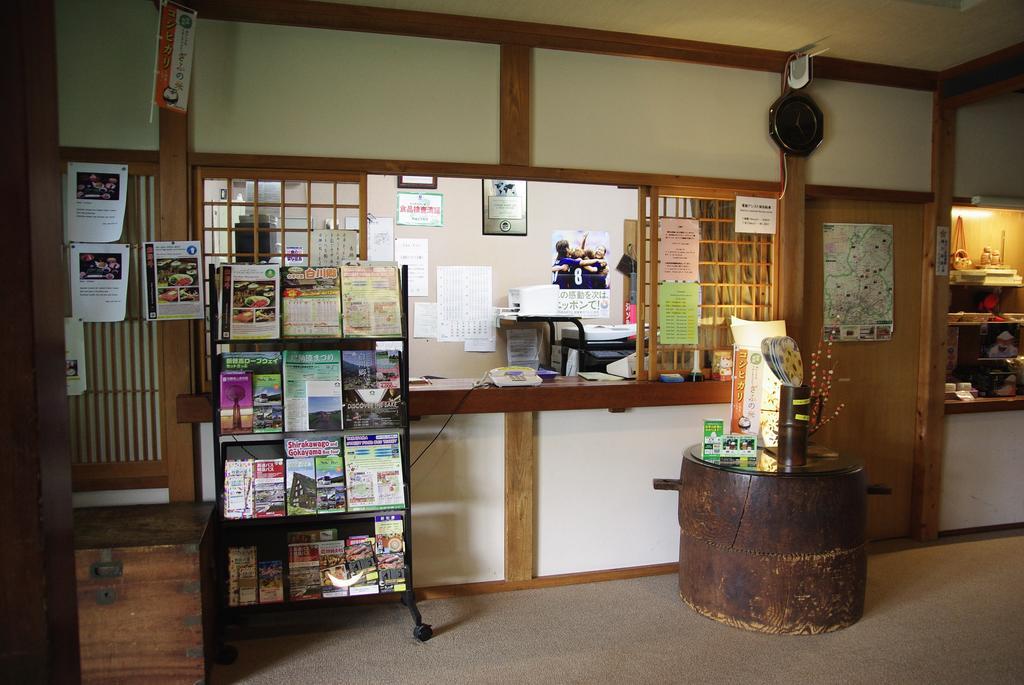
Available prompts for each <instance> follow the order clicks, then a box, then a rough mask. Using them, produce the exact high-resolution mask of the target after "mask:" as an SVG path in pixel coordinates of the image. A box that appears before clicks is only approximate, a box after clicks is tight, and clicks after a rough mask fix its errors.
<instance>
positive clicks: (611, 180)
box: [189, 152, 778, 193]
mask: <svg viewBox="0 0 1024 685" xmlns="http://www.w3.org/2000/svg"><path fill="white" fill-rule="evenodd" d="M189 164H191V165H192V166H202V167H230V168H239V167H243V168H253V169H279V170H282V171H288V170H304V171H309V170H315V171H329V172H350V173H368V174H384V175H388V176H395V175H398V174H409V175H423V176H447V177H451V178H516V179H524V180H527V181H560V182H562V183H594V184H604V185H613V186H620V187H630V188H632V187H637V186H642V185H651V186H672V187H686V188H693V189H696V190H698V192H699V189H701V188H705V189H715V188H717V189H725V190H732V191H736V192H749V193H772V192H774V191H775V190H776V189H777V188H778V183H775V182H772V181H754V180H744V179H732V178H714V177H710V176H677V175H673V174H647V173H641V172H633V171H603V170H595V169H564V168H558V167H536V166H518V165H514V164H476V163H466V162H430V161H414V160H396V159H361V158H354V157H299V156H289V155H251V154H242V155H240V154H227V153H219V152H196V153H192V154H191V155H190V156H189Z"/></svg>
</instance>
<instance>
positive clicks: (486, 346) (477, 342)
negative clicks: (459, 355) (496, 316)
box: [462, 325, 498, 352]
mask: <svg viewBox="0 0 1024 685" xmlns="http://www.w3.org/2000/svg"><path fill="white" fill-rule="evenodd" d="M496 330H497V329H495V328H494V326H493V325H492V326H491V327H490V329H489V331H490V335H488V336H487V337H486V338H470V339H469V340H467V341H466V342H465V343H463V345H462V351H463V352H496V351H497V349H498V340H497V337H498V336H497V334H496Z"/></svg>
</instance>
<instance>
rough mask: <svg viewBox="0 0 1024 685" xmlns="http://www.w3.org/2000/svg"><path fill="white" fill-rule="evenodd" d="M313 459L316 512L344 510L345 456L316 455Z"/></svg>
mask: <svg viewBox="0 0 1024 685" xmlns="http://www.w3.org/2000/svg"><path fill="white" fill-rule="evenodd" d="M313 460H314V465H315V468H316V513H318V514H335V513H340V512H343V511H345V510H346V509H347V504H346V497H345V458H344V457H342V456H341V455H335V456H318V457H314V458H313Z"/></svg>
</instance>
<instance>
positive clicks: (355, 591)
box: [345, 535, 380, 595]
mask: <svg viewBox="0 0 1024 685" xmlns="http://www.w3.org/2000/svg"><path fill="white" fill-rule="evenodd" d="M373 545H374V538H373V536H370V535H356V536H353V537H350V538H348V539H347V540H346V545H345V567H346V569H347V570H348V578H349V581H350V582H351V583H352V584H351V585H350V586H349V588H348V593H349V594H350V595H375V594H377V593H379V592H380V587H378V585H377V579H378V573H377V560H376V559H375V558H374V555H373Z"/></svg>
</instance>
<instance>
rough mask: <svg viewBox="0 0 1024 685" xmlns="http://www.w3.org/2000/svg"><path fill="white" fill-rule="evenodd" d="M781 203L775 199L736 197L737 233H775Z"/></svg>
mask: <svg viewBox="0 0 1024 685" xmlns="http://www.w3.org/2000/svg"><path fill="white" fill-rule="evenodd" d="M778 205H779V201H778V200H776V199H775V198H773V197H745V196H743V195H737V196H736V232H737V233H775V226H776V223H777V221H778Z"/></svg>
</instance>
